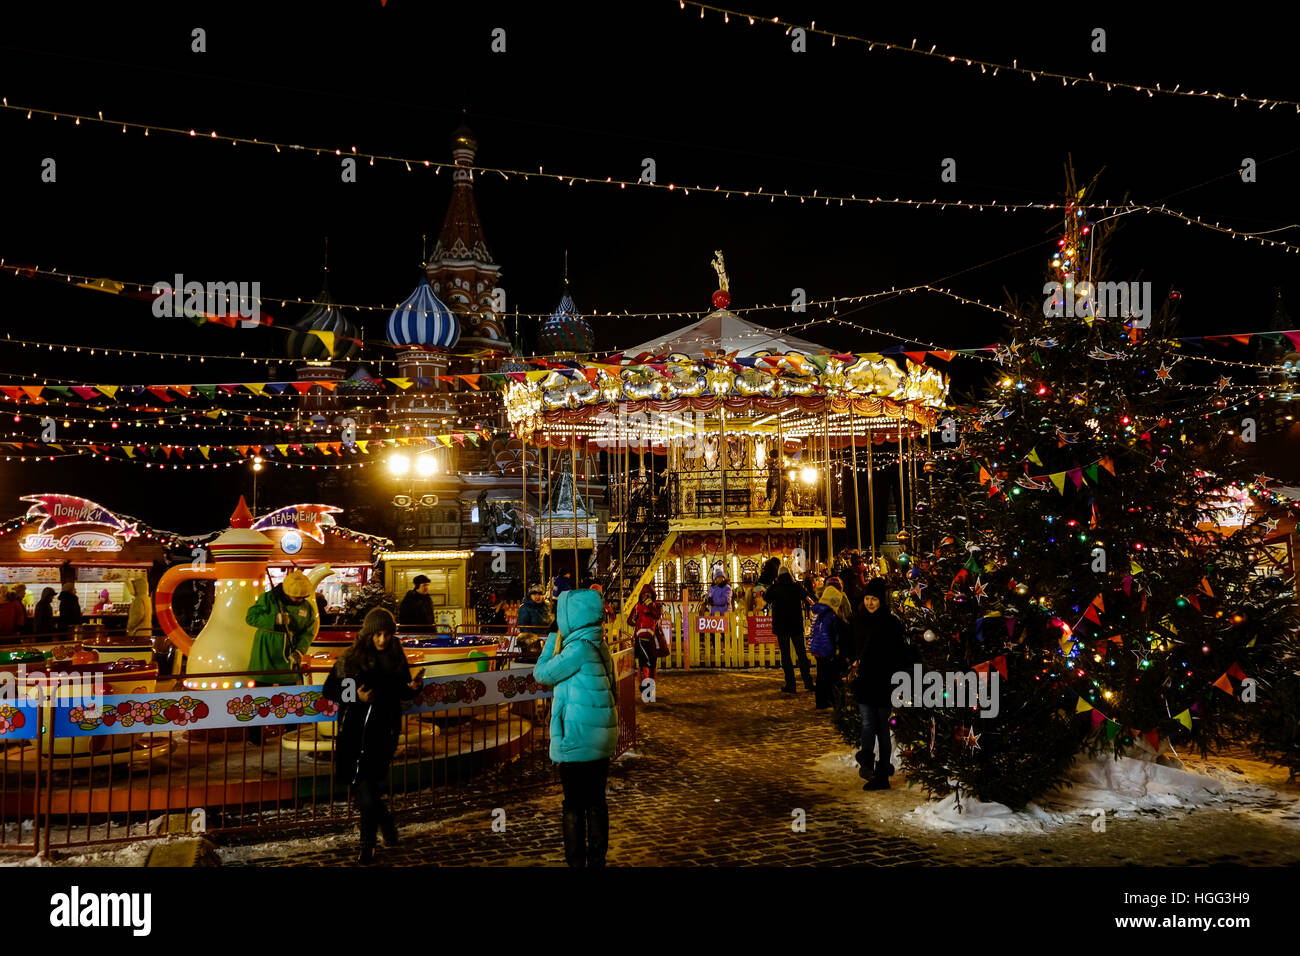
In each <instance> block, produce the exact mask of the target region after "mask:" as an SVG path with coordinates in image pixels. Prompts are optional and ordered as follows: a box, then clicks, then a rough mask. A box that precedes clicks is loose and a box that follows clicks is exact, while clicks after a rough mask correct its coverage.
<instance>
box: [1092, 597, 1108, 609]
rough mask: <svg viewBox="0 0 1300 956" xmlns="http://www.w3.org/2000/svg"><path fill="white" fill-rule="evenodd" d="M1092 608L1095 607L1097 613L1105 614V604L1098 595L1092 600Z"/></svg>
mask: <svg viewBox="0 0 1300 956" xmlns="http://www.w3.org/2000/svg"><path fill="white" fill-rule="evenodd" d="M1092 606H1093V607H1095V608H1096V609H1097V610H1098V611H1101V612H1102V613H1103V614H1104V613H1106V602H1105V601H1103V600H1102V598H1101V595H1100V594H1098V595H1097V596H1096V597H1095V598H1093V599H1092Z"/></svg>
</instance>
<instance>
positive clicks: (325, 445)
mask: <svg viewBox="0 0 1300 956" xmlns="http://www.w3.org/2000/svg"><path fill="white" fill-rule="evenodd" d="M316 450H317V451H318V452H320V453H321V454H322V455H328V454H329V453H330V443H329V442H327V441H318V442H316Z"/></svg>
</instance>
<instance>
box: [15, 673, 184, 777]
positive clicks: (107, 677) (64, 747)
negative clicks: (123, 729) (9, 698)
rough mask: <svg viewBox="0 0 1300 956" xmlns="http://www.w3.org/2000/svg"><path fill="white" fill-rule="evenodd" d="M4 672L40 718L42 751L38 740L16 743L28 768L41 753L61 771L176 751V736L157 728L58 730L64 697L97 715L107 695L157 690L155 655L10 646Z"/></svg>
mask: <svg viewBox="0 0 1300 956" xmlns="http://www.w3.org/2000/svg"><path fill="white" fill-rule="evenodd" d="M0 673H5V674H7V675H8V679H9V681H11V682H12V686H14V687H16V688H17V693H18V694H19V695H20V696H21V697H22V698H24V699H25V701H26V702H27V703H28V705H27V706H25V707H23V710H24V711H25V716H27V717H28V718H29V719H39V720H40V727H41V730H40V740H39V744H40V746H39V751H38V748H37V746H35V744H36V743H37V742H36V741H23V742H21V744H14V745H11V746H16V745H17V746H21V752H20V755H19V758H20V762H21V767H22V770H23V772H25V773H26V772H35V771H36V769H37V762H38V759H39V760H40V761H44V762H45V764H44V765H45V766H47V767H50V768H52V769H53V770H55V771H60V770H81V769H91V768H98V767H105V766H108V765H109V764H124V763H129V764H131V765H132V766H136V765H145V764H147V763H148V762H149V761H151V760H155V759H158V758H161V757H165V756H166V755H167V754H168V753H170V752H171V749H172V746H171V741H170V740H169V739H167V738H166V737H165V736H155V735H154V734H153V733H152V732H145V733H142V734H112V735H103V736H86V737H54V736H53V728H54V714H53V710H54V707H55V706H57V705H58V704H59V703H64V704H71V705H73V706H75V707H81V708H83V709H84V712H85V714H86V717H87V720H97V719H100V718H101V717H102V713H103V704H102V701H101V700H100V698H101V696H102V697H109V696H113V695H123V694H152V693H153V692H154V690H155V689H156V688H157V684H158V667H157V665H156V664H155V663H154V662H153V661H152V659H143V660H142V659H137V658H129V657H122V658H118V659H117V660H112V661H98V660H94V659H93V657H92V653H91V652H74V654H73V657H72V658H71V659H69V660H57V661H56V660H46V659H45V658H44V657H43V656H41V657H40V658H39V659H37V657H36V655H35V654H34V653H31V652H27V653H22V652H13V651H10V652H7V653H5V654H0ZM38 752H39V754H40V757H39V758H38V756H37V755H38Z"/></svg>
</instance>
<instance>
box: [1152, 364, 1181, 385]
mask: <svg viewBox="0 0 1300 956" xmlns="http://www.w3.org/2000/svg"><path fill="white" fill-rule="evenodd" d="M1175 364H1177V363H1175ZM1172 371H1173V366H1170V365H1166V364H1165V363H1164V362H1161V363H1160V367H1159V368H1158V369H1156V378H1157V379H1159V380H1160V381H1162V382H1163V381H1165V380H1167V379H1169V378H1170V377H1171V375H1170V373H1171V372H1172Z"/></svg>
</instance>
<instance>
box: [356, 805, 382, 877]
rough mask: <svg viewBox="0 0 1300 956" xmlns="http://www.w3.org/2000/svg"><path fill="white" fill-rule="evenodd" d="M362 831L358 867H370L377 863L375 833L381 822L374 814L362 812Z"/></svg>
mask: <svg viewBox="0 0 1300 956" xmlns="http://www.w3.org/2000/svg"><path fill="white" fill-rule="evenodd" d="M360 829H361V850H360V852H359V853H358V854H357V865H358V866H369V865H370V864H371V863H374V862H375V831H377V830H378V829H379V821H378V820H376V819H375V816H374V814H373V813H372V812H369V811H363V812H362V814H361V827H360Z"/></svg>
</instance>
